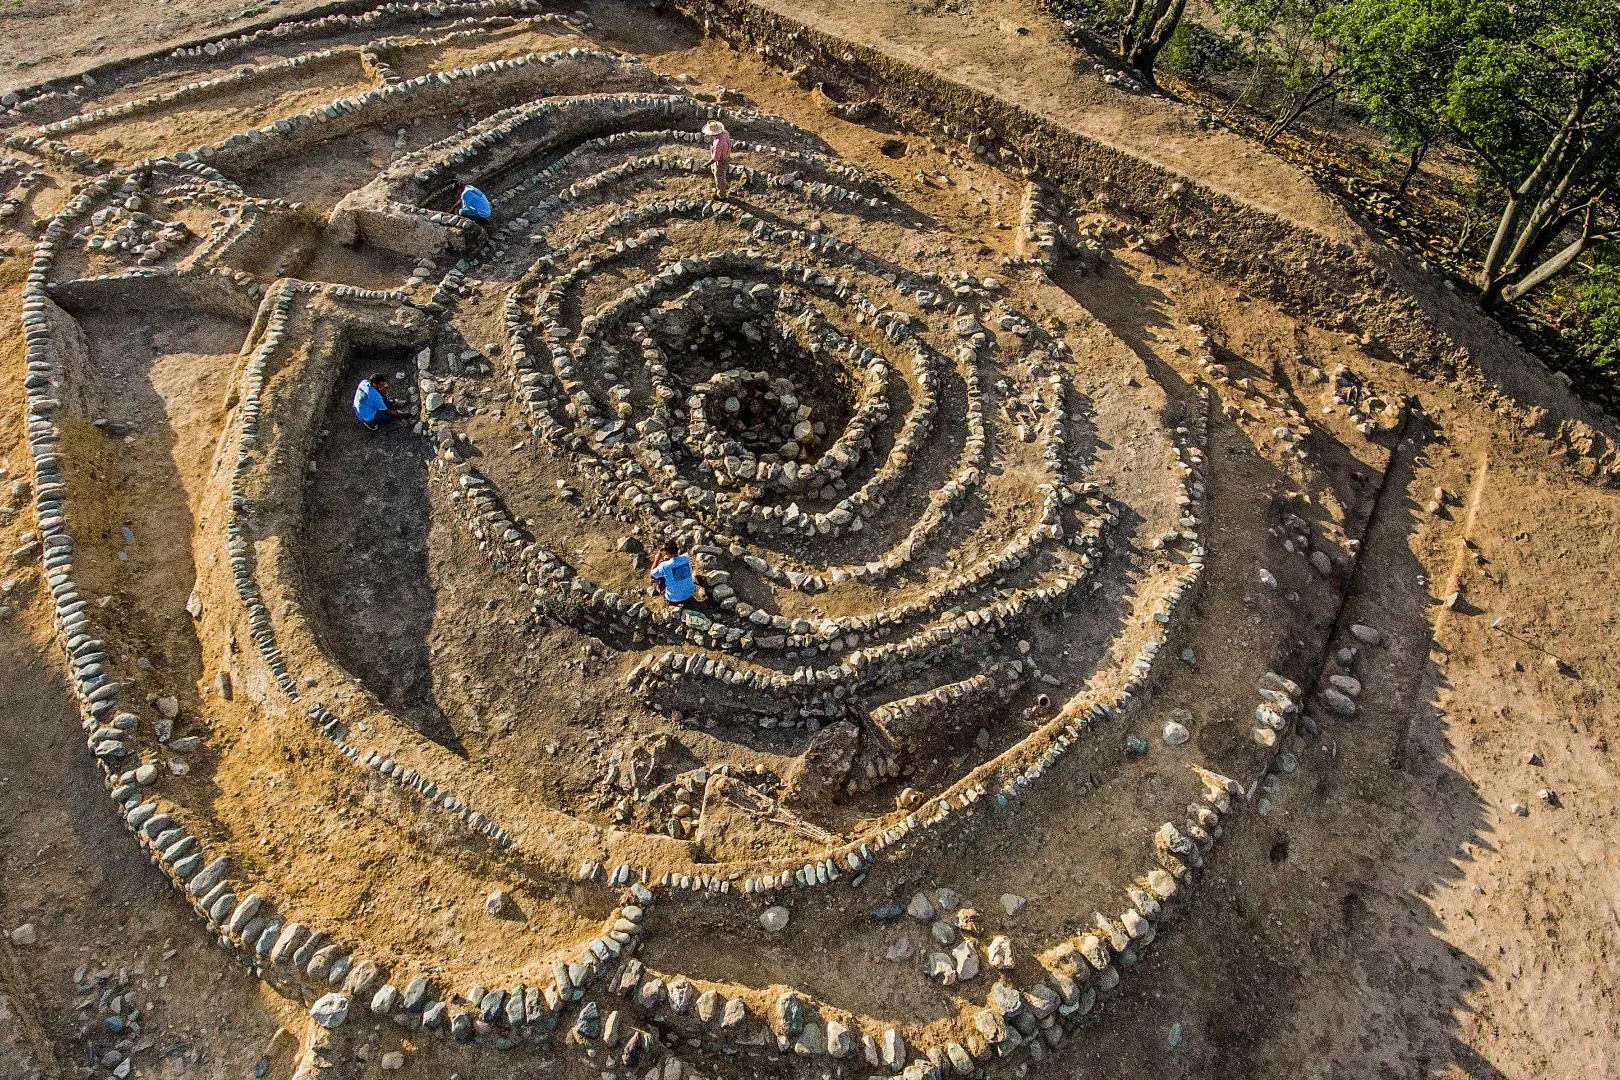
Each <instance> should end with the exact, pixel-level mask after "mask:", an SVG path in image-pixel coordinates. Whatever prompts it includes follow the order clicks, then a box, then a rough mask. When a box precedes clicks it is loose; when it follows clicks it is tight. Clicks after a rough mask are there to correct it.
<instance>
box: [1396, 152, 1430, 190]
mask: <svg viewBox="0 0 1620 1080" xmlns="http://www.w3.org/2000/svg"><path fill="white" fill-rule="evenodd" d="M1428 152H1429V140H1427V139H1424V140H1423V141H1421V142H1417V143H1413V144H1412V148H1411V149H1410V150H1408V151H1407V152H1406V169H1405V171H1404V172H1402V173H1401V186H1400V189H1399V190H1398V191H1396V193H1395V197H1396V198H1399V199H1404V198H1406V189H1407V188H1409V187H1411V186H1412V178H1413V177H1414V176H1416V175H1417V171H1418V166H1420V165H1422V164H1423V155H1425V154H1427V153H1428Z"/></svg>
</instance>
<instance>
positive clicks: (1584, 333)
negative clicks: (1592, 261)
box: [1575, 249, 1620, 368]
mask: <svg viewBox="0 0 1620 1080" xmlns="http://www.w3.org/2000/svg"><path fill="white" fill-rule="evenodd" d="M1606 254H1607V255H1608V258H1605V259H1600V260H1599V262H1598V263H1597V265H1595V266H1594V267H1593V268H1592V270H1591V272H1590V273H1588V274H1587V275H1586V280H1585V281H1583V282H1581V284H1580V286H1579V289H1578V290H1577V292H1576V296H1575V331H1576V338H1577V343H1576V349H1577V350H1578V351H1579V352H1580V354H1581V356H1582V357H1583V358H1584V359H1585V360H1586V361H1587V362H1588V363H1590V364H1591V365H1592V366H1593V367H1599V368H1602V367H1620V250H1614V249H1611V250H1610V251H1609V252H1607V253H1606Z"/></svg>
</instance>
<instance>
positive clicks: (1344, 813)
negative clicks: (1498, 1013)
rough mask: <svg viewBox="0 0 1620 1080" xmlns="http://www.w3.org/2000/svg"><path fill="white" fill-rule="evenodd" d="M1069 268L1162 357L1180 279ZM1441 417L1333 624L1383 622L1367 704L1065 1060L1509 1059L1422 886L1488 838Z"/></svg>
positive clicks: (1306, 1064) (1224, 861)
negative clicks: (1432, 505)
mask: <svg viewBox="0 0 1620 1080" xmlns="http://www.w3.org/2000/svg"><path fill="white" fill-rule="evenodd" d="M1059 280H1060V281H1061V282H1064V283H1065V284H1067V285H1068V286H1069V288H1070V291H1071V292H1073V293H1075V295H1076V297H1077V299H1079V300H1081V302H1082V303H1085V304H1086V305H1087V307H1088V309H1089V310H1091V311H1092V313H1093V314H1094V315H1096V316H1097V317H1098V318H1099V319H1100V320H1101V321H1102V322H1104V323H1105V324H1106V325H1107V326H1108V328H1109V329H1110V330H1111V331H1113V332H1114V333H1115V334H1116V335H1117V336H1118V337H1120V338H1121V339H1122V340H1124V341H1125V342H1126V343H1127V344H1128V345H1130V346H1131V347H1132V348H1133V349H1135V350H1136V351H1138V352H1139V353H1141V354H1142V355H1143V356H1144V358H1145V359H1149V364H1150V370H1152V368H1153V362H1152V361H1151V359H1150V358H1149V357H1148V353H1149V351H1150V350H1149V345H1148V341H1149V337H1150V328H1153V327H1161V328H1163V327H1169V326H1170V325H1171V324H1172V322H1173V319H1174V315H1173V314H1172V311H1171V309H1172V306H1173V302H1172V301H1171V299H1170V298H1169V297H1167V296H1166V295H1165V294H1163V293H1161V292H1160V291H1159V290H1157V289H1155V288H1153V287H1151V286H1150V285H1146V284H1144V283H1141V282H1138V281H1135V280H1134V279H1132V278H1130V277H1129V276H1128V275H1126V274H1124V273H1122V272H1120V271H1118V270H1115V269H1110V270H1108V271H1106V272H1105V275H1104V279H1103V280H1100V281H1099V280H1096V279H1092V280H1089V281H1087V282H1085V283H1079V284H1077V283H1076V282H1075V280H1073V279H1065V278H1063V277H1061V276H1060V279H1059ZM1097 297H1100V298H1101V302H1094V299H1095V298H1097ZM1432 435H1433V432H1432V431H1431V430H1430V429H1429V427H1428V426H1427V425H1426V424H1425V423H1423V422H1421V421H1414V422H1412V423H1409V424H1408V425H1407V427H1406V429H1405V431H1404V435H1403V438H1402V440H1401V442H1400V444H1399V445H1398V446H1396V447H1395V450H1394V453H1393V456H1392V458H1391V461H1390V464H1389V468H1388V475H1387V477H1386V480H1385V487H1384V491H1383V495H1382V497H1381V498H1380V499H1379V501H1378V503H1377V506H1376V510H1375V512H1374V514H1373V517H1372V519H1371V520H1370V522H1369V524H1368V528H1367V531H1366V534H1365V536H1364V537H1363V546H1362V554H1361V558H1360V561H1359V563H1358V567H1357V570H1356V572H1355V575H1354V577H1353V579H1352V580H1351V582H1350V584H1349V592H1348V596H1347V599H1346V602H1345V604H1344V607H1343V609H1342V611H1341V612H1340V615H1339V618H1338V620H1337V622H1336V626H1335V634H1334V637H1333V638H1332V640H1330V641H1329V642H1327V645H1328V647H1329V649H1330V650H1335V649H1338V648H1340V647H1343V646H1347V645H1348V646H1356V645H1357V642H1356V641H1355V640H1354V639H1353V638H1351V637H1350V636H1349V635H1348V634H1347V633H1346V631H1347V629H1348V626H1349V624H1350V622H1352V621H1357V622H1365V623H1369V624H1373V625H1376V626H1378V627H1379V628H1380V629H1381V630H1382V632H1383V634H1384V638H1385V641H1384V645H1383V647H1382V648H1379V649H1369V648H1366V647H1361V650H1360V651H1361V655H1360V656H1359V657H1358V660H1357V664H1358V669H1357V670H1358V673H1359V674H1360V675H1361V677H1362V681H1363V683H1364V686H1365V689H1364V691H1363V694H1362V697H1361V710H1360V713H1359V715H1358V716H1357V717H1356V718H1355V719H1351V720H1341V721H1336V722H1326V721H1325V722H1324V723H1323V727H1322V733H1321V735H1320V737H1319V738H1316V739H1313V740H1311V741H1310V743H1309V745H1308V746H1307V747H1306V749H1305V751H1304V752H1303V753H1302V754H1301V755H1300V767H1299V771H1298V772H1297V773H1296V774H1294V775H1293V776H1291V777H1289V778H1288V779H1287V783H1286V784H1285V785H1284V787H1283V789H1282V792H1281V794H1280V795H1278V796H1276V797H1275V805H1274V806H1273V807H1272V808H1271V811H1270V813H1269V815H1267V816H1265V817H1260V816H1257V815H1255V814H1254V813H1253V812H1252V811H1250V812H1249V813H1247V814H1246V815H1245V816H1243V817H1241V818H1240V819H1239V820H1238V822H1237V823H1236V824H1235V825H1234V827H1232V828H1231V829H1229V830H1228V832H1227V835H1226V837H1225V838H1224V839H1223V840H1222V844H1221V848H1220V849H1219V850H1218V851H1217V853H1216V857H1215V858H1214V859H1213V861H1212V862H1211V864H1210V866H1209V869H1208V870H1207V876H1206V877H1205V878H1204V880H1203V881H1201V882H1200V883H1199V886H1198V889H1197V892H1196V894H1195V899H1194V900H1193V902H1192V904H1191V906H1190V907H1189V908H1188V909H1187V911H1186V912H1185V913H1184V914H1183V915H1182V916H1181V918H1180V920H1179V921H1178V922H1177V923H1176V924H1174V926H1173V927H1172V929H1171V931H1170V932H1169V933H1168V934H1166V935H1165V936H1164V937H1163V939H1162V940H1161V941H1160V942H1159V943H1158V944H1157V945H1156V946H1155V948H1154V950H1153V954H1152V956H1151V958H1150V959H1148V960H1147V961H1146V966H1147V968H1148V977H1146V978H1140V979H1127V980H1126V981H1125V982H1124V983H1122V984H1121V986H1120V992H1119V993H1118V994H1116V995H1113V996H1112V998H1111V1000H1108V1001H1107V1002H1106V1003H1105V1004H1104V1006H1103V1007H1102V1008H1101V1009H1100V1010H1099V1012H1100V1014H1101V1017H1102V1021H1101V1022H1100V1023H1099V1024H1098V1026H1097V1027H1095V1028H1094V1029H1092V1031H1091V1032H1090V1033H1089V1039H1090V1047H1091V1052H1089V1053H1083V1054H1080V1055H1076V1056H1074V1057H1071V1058H1067V1059H1060V1060H1066V1061H1067V1062H1069V1064H1068V1065H1067V1066H1066V1068H1065V1071H1066V1072H1067V1074H1068V1075H1074V1076H1113V1075H1118V1073H1117V1072H1116V1068H1117V1067H1120V1066H1122V1065H1123V1064H1124V1063H1126V1062H1143V1061H1152V1062H1154V1064H1155V1069H1156V1073H1157V1075H1160V1076H1166V1077H1189V1078H1190V1077H1205V1076H1211V1075H1227V1076H1242V1077H1252V1078H1261V1077H1380V1078H1383V1077H1388V1078H1396V1077H1421V1076H1430V1075H1436V1074H1439V1073H1441V1072H1444V1070H1446V1069H1452V1070H1456V1071H1457V1072H1458V1073H1460V1074H1462V1075H1466V1076H1469V1077H1474V1078H1476V1080H1496V1078H1501V1077H1502V1073H1500V1072H1499V1071H1498V1070H1497V1069H1496V1067H1495V1066H1494V1065H1492V1064H1491V1063H1490V1062H1489V1061H1486V1060H1484V1059H1483V1058H1482V1057H1481V1056H1480V1055H1479V1054H1478V1053H1476V1052H1475V1051H1474V1050H1473V1048H1471V1047H1470V1046H1468V1045H1466V1044H1465V1043H1464V1042H1463V1041H1462V1040H1461V1039H1460V1038H1459V1037H1458V1035H1457V1022H1456V1019H1455V1018H1456V1016H1457V1015H1458V1014H1459V1013H1460V1012H1464V1011H1467V1010H1468V1008H1469V1005H1468V1001H1469V998H1470V996H1471V994H1472V992H1473V991H1474V990H1475V989H1476V988H1477V987H1479V986H1480V985H1481V984H1482V983H1483V982H1484V981H1486V980H1487V979H1488V978H1489V976H1488V974H1487V972H1486V969H1485V967H1484V964H1483V963H1482V962H1481V960H1480V959H1477V958H1475V957H1471V956H1469V955H1467V954H1465V953H1463V952H1462V951H1460V950H1458V949H1456V948H1454V947H1453V946H1451V945H1450V944H1448V943H1447V942H1446V941H1445V940H1444V939H1443V938H1442V937H1441V930H1442V927H1441V924H1440V922H1439V920H1438V919H1437V918H1436V917H1435V916H1434V914H1433V912H1432V911H1431V910H1430V908H1429V907H1428V905H1427V903H1426V900H1425V898H1426V897H1429V896H1432V895H1434V894H1435V893H1436V892H1438V891H1440V890H1442V889H1443V888H1444V887H1446V886H1447V885H1448V884H1450V883H1455V882H1457V881H1458V880H1460V878H1461V876H1462V872H1461V870H1460V869H1459V867H1458V865H1457V863H1458V860H1459V858H1460V853H1461V851H1462V850H1463V848H1464V847H1465V846H1473V847H1480V848H1484V847H1488V846H1489V842H1488V839H1487V837H1486V835H1485V834H1486V832H1487V829H1488V825H1487V823H1486V819H1485V814H1484V803H1483V801H1482V799H1481V798H1480V796H1479V794H1478V793H1477V791H1476V790H1475V788H1474V786H1473V784H1472V782H1471V781H1470V780H1469V779H1468V778H1467V777H1466V776H1464V775H1462V774H1461V773H1460V772H1458V771H1457V770H1455V769H1454V768H1452V767H1450V766H1449V765H1448V764H1447V763H1446V762H1447V757H1448V751H1449V744H1448V739H1447V735H1446V730H1445V722H1444V718H1443V716H1442V715H1441V713H1440V712H1439V710H1438V708H1437V704H1436V702H1437V698H1438V694H1439V692H1440V691H1442V690H1443V689H1444V688H1445V686H1446V681H1445V677H1444V675H1443V673H1442V672H1441V671H1440V669H1439V668H1438V666H1437V665H1436V664H1434V663H1433V661H1432V660H1431V658H1430V646H1431V627H1430V624H1429V622H1428V620H1427V618H1426V614H1425V613H1426V610H1427V609H1428V606H1429V605H1430V604H1432V603H1433V599H1432V598H1431V597H1430V596H1429V595H1428V590H1427V587H1426V586H1425V585H1423V584H1421V583H1422V582H1424V581H1425V578H1424V568H1423V565H1422V563H1421V562H1420V561H1419V560H1418V558H1417V556H1416V555H1415V554H1414V552H1413V550H1412V546H1411V544H1412V541H1411V537H1412V534H1413V531H1414V529H1415V527H1416V525H1417V522H1418V519H1419V515H1420V513H1421V506H1420V502H1421V500H1420V498H1419V497H1417V494H1416V493H1415V492H1414V491H1413V485H1414V484H1415V483H1416V482H1417V481H1416V479H1415V478H1416V475H1417V473H1418V471H1419V469H1420V468H1421V466H1422V464H1423V461H1424V454H1425V447H1426V445H1427V444H1428V442H1429V440H1430V439H1431V437H1432ZM1328 456H1329V459H1330V461H1332V462H1333V463H1334V464H1336V465H1343V464H1345V463H1347V461H1348V459H1347V458H1346V457H1344V456H1343V455H1332V454H1330V455H1328ZM1219 465H1220V462H1219V461H1217V462H1216V463H1215V467H1217V468H1218V467H1219Z"/></svg>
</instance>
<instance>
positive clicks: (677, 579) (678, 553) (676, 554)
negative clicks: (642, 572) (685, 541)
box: [652, 540, 703, 604]
mask: <svg viewBox="0 0 1620 1080" xmlns="http://www.w3.org/2000/svg"><path fill="white" fill-rule="evenodd" d="M652 579H653V587H652V592H653V593H654V594H655V595H658V596H662V597H663V598H664V599H665V600H668V601H669V602H670V603H672V604H684V603H686V602H687V601H688V600H691V599H692V598H694V597H696V598H697V599H699V600H702V599H703V597H702V596H701V595H699V590H698V581H697V578H696V576H695V575H694V574H693V573H692V556H690V555H688V554H686V553H685V552H683V551H682V550H681V549H680V548H678V547H676V546H675V541H673V540H671V541H669V542H668V543H666V544H665V545H664V558H663V561H662V562H660V563H659V564H658V565H657V566H655V567H653V569H652Z"/></svg>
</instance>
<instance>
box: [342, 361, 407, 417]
mask: <svg viewBox="0 0 1620 1080" xmlns="http://www.w3.org/2000/svg"><path fill="white" fill-rule="evenodd" d="M387 385H388V377H387V376H386V375H384V374H383V373H382V372H380V371H374V372H372V373H371V374H370V375H367V376H366V377H365V378H363V379H361V380H360V385H359V386H356V387H355V388H354V418H355V419H356V420H358V421H360V422H361V423H362V424H364V425H365V426H366V427H367V428H369V429H370V430H372V431H376V430H377V420H378V418H379V417H386V418H390V419H394V420H406V419H409V418H410V417H409V414H408V413H406V412H404V411H403V410H400V409H396V408H394V407H393V406H392V405H390V404H389V403H388V398H387V397H385V396H384V395H383V388H384V387H386V386H387Z"/></svg>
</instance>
